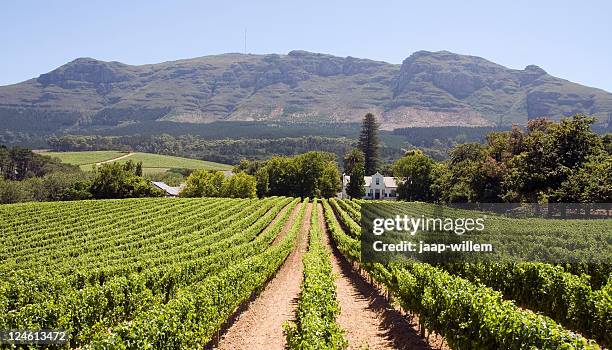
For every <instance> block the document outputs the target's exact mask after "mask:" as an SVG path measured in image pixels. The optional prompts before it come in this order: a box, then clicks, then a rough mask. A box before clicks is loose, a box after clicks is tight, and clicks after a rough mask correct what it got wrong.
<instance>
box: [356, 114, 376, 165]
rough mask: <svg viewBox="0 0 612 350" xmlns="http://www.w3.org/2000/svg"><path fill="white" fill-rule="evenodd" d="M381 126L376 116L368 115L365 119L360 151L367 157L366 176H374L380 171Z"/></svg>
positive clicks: (360, 138) (360, 136)
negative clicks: (379, 135)
mask: <svg viewBox="0 0 612 350" xmlns="http://www.w3.org/2000/svg"><path fill="white" fill-rule="evenodd" d="M379 127H380V126H379V125H378V123H377V122H376V117H374V114H372V113H368V114H366V115H365V117H363V121H362V124H361V134H360V135H359V149H360V150H361V152H363V155H364V157H365V162H364V168H365V173H366V175H368V176H369V175H373V174H375V173H376V171H378V165H379V164H378V163H379V159H378V157H379V147H380V140H379V138H378V132H379V131H378V129H379Z"/></svg>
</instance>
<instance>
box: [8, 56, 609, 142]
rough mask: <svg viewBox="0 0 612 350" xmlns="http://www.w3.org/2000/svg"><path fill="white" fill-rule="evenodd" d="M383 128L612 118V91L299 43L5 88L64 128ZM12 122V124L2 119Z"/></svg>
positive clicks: (59, 72) (90, 70) (61, 72)
mask: <svg viewBox="0 0 612 350" xmlns="http://www.w3.org/2000/svg"><path fill="white" fill-rule="evenodd" d="M366 112H374V113H375V114H377V115H378V116H379V119H380V120H381V122H382V124H383V127H384V128H387V129H391V128H394V127H406V126H445V125H463V126H472V125H473V126H477V125H478V126H483V125H493V124H504V125H507V124H510V123H525V122H526V121H527V120H528V119H532V118H537V117H543V116H545V117H552V118H559V117H561V116H564V115H571V114H575V113H587V114H590V115H595V116H598V117H599V119H600V120H601V121H607V118H608V113H611V112H612V94H610V93H608V92H606V91H603V90H600V89H595V88H590V87H586V86H582V85H579V84H575V83H572V82H569V81H567V80H563V79H559V78H555V77H553V76H551V75H549V74H547V73H546V72H545V71H544V70H543V69H541V68H539V67H537V66H527V67H526V68H525V69H524V70H514V69H509V68H506V67H504V66H501V65H498V64H495V63H493V62H490V61H487V60H485V59H483V58H480V57H474V56H465V55H458V54H454V53H451V52H447V51H441V52H426V51H419V52H416V53H414V54H412V55H411V56H410V57H408V58H406V59H405V60H404V62H403V63H402V64H401V65H394V64H389V63H385V62H378V61H372V60H368V59H359V58H353V57H346V58H342V57H335V56H331V55H325V54H318V53H310V52H305V51H291V52H289V54H287V55H277V54H270V55H250V54H249V55H245V54H223V55H215V56H204V57H199V58H194V59H186V60H180V61H173V62H164V63H159V64H149V65H141V66H131V65H127V64H123V63H119V62H103V61H98V60H95V59H92V58H79V59H76V60H74V61H72V62H69V63H67V64H65V65H63V66H61V67H59V68H57V69H55V70H53V71H51V72H49V73H46V74H42V75H40V76H39V77H38V78H34V79H30V80H27V81H24V82H22V83H18V84H14V85H8V86H1V87H0V121H2V124H3V126H4V128H8V129H14V130H22V129H25V130H38V131H51V132H53V131H57V130H62V129H63V130H66V129H68V130H71V129H78V128H79V127H82V126H85V125H87V126H92V125H93V126H100V127H103V126H116V125H125V124H126V123H138V122H142V121H152V120H156V121H175V122H184V123H207V122H212V121H220V120H223V121H232V120H255V121H257V120H266V121H271V120H281V121H318V120H332V121H340V122H353V121H359V120H360V119H361V118H362V116H363V115H364V114H365V113H366ZM0 128H1V126H0Z"/></svg>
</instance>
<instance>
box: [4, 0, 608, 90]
mask: <svg viewBox="0 0 612 350" xmlns="http://www.w3.org/2000/svg"><path fill="white" fill-rule="evenodd" d="M611 16H612V2H611V1H564V0H556V1H548V0H531V1H524V0H518V1H517V0H512V1H494V0H488V1H469V0H464V1H431V0H430V1H358V0H353V1H333V0H327V1H319V0H309V1H300V2H298V1H287V0H285V1H256V0H252V1H239V0H232V1H164V2H162V1H132V0H124V1H109V0H106V1H94V0H88V1H82V0H81V1H61V0H55V1H30V0H25V1H5V2H3V3H2V4H1V5H0V28H1V30H0V43H2V50H1V51H0V85H7V84H12V83H16V82H19V81H23V80H26V79H29V78H32V77H36V76H38V75H39V74H41V73H45V72H48V71H50V70H52V69H54V68H56V67H58V66H60V65H62V64H64V63H66V62H68V61H71V60H73V59H75V58H77V57H93V58H97V59H101V60H109V61H111V60H112V61H120V62H124V63H128V64H144V63H157V62H162V61H168V60H175V59H181V58H191V57H197V56H204V55H209V54H217V53H224V52H242V51H244V30H245V28H246V29H247V51H248V52H249V53H287V52H289V51H291V50H294V49H303V50H308V51H314V52H323V53H330V54H335V55H339V56H354V57H363V58H371V59H377V60H382V61H387V62H391V63H401V62H402V60H403V59H404V58H406V57H408V56H409V55H410V54H411V53H413V52H414V51H418V50H430V51H438V50H449V51H453V52H457V53H461V54H471V55H476V56H481V57H484V58H486V59H489V60H491V61H494V62H497V63H500V64H503V65H505V66H508V67H510V68H518V69H522V68H524V67H525V66H526V65H528V64H537V65H539V66H540V67H542V68H544V69H545V70H546V71H548V72H549V73H550V74H552V75H555V76H558V77H561V78H565V79H568V80H572V81H575V82H578V83H582V84H585V85H589V86H595V87H599V88H603V89H605V90H607V91H612V20H611Z"/></svg>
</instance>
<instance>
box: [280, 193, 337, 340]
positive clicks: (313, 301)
mask: <svg viewBox="0 0 612 350" xmlns="http://www.w3.org/2000/svg"><path fill="white" fill-rule="evenodd" d="M322 234H323V233H322V232H321V230H320V229H319V222H318V215H317V200H316V199H315V200H314V203H313V212H312V216H311V217H310V231H309V236H310V240H309V242H310V244H309V247H308V252H307V253H306V254H304V258H303V263H304V282H303V283H302V288H301V292H300V297H299V300H298V304H297V312H296V313H297V317H296V321H295V323H288V324H285V325H284V329H285V334H286V336H287V347H288V348H289V349H346V348H347V346H348V342H347V340H346V339H345V338H344V331H343V330H342V329H341V328H340V326H339V325H338V323H336V318H337V317H338V315H339V314H340V306H339V305H338V301H337V300H336V282H335V277H334V273H333V271H332V265H331V262H330V253H329V252H328V251H327V249H326V248H325V246H324V244H323V241H322V239H323V236H322Z"/></svg>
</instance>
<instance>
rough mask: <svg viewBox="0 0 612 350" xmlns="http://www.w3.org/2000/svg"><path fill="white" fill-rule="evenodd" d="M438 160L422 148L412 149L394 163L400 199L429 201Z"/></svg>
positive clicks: (394, 173)
mask: <svg viewBox="0 0 612 350" xmlns="http://www.w3.org/2000/svg"><path fill="white" fill-rule="evenodd" d="M435 164H436V162H435V161H434V160H433V159H431V158H429V157H427V156H426V155H424V154H423V152H422V151H420V150H411V151H408V152H406V155H405V156H403V157H402V158H400V159H398V160H397V161H396V162H395V163H394V164H393V175H394V177H395V179H396V181H397V183H398V186H397V194H398V198H399V199H403V200H409V201H413V200H417V201H428V200H430V199H431V184H432V171H433V168H434V166H435Z"/></svg>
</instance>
